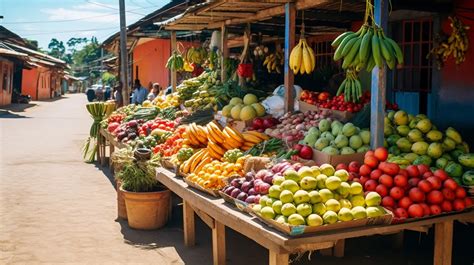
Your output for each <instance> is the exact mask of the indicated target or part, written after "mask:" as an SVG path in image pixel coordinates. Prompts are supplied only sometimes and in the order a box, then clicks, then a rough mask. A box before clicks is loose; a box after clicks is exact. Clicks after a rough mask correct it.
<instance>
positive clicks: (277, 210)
mask: <svg viewBox="0 0 474 265" xmlns="http://www.w3.org/2000/svg"><path fill="white" fill-rule="evenodd" d="M282 206H283V203H282V202H281V201H275V202H273V204H272V208H273V211H274V212H275V213H276V214H281V207H282Z"/></svg>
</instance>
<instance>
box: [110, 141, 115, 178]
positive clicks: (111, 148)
mask: <svg viewBox="0 0 474 265" xmlns="http://www.w3.org/2000/svg"><path fill="white" fill-rule="evenodd" d="M114 149H115V147H114V145H113V144H112V143H109V168H110V169H111V170H112V173H113V167H112V154H113V153H114V151H115V150H114Z"/></svg>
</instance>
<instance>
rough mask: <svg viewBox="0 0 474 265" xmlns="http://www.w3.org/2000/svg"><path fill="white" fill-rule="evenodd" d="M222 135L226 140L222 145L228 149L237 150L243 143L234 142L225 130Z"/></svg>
mask: <svg viewBox="0 0 474 265" xmlns="http://www.w3.org/2000/svg"><path fill="white" fill-rule="evenodd" d="M222 133H223V134H224V137H225V138H226V139H225V141H224V143H227V146H230V147H231V148H230V149H235V148H238V147H240V146H241V145H242V144H243V142H239V141H236V140H235V139H234V138H232V136H230V135H229V133H228V132H227V131H226V130H224V131H223V132H222ZM227 150H229V149H227Z"/></svg>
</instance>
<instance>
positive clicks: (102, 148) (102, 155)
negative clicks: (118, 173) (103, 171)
mask: <svg viewBox="0 0 474 265" xmlns="http://www.w3.org/2000/svg"><path fill="white" fill-rule="evenodd" d="M99 137H100V142H101V145H100V147H99V148H100V165H101V166H105V146H106V144H107V142H106V141H107V140H105V137H104V136H102V135H100V136H99Z"/></svg>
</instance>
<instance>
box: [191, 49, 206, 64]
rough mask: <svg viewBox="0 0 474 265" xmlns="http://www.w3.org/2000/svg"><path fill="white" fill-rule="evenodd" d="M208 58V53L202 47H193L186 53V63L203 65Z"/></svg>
mask: <svg viewBox="0 0 474 265" xmlns="http://www.w3.org/2000/svg"><path fill="white" fill-rule="evenodd" d="M206 58H207V51H206V49H204V48H202V47H198V48H194V47H191V48H189V49H188V51H187V52H186V61H188V62H189V63H190V64H193V63H197V64H203V63H204V61H205V60H206Z"/></svg>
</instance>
